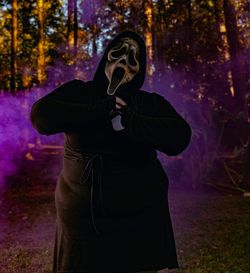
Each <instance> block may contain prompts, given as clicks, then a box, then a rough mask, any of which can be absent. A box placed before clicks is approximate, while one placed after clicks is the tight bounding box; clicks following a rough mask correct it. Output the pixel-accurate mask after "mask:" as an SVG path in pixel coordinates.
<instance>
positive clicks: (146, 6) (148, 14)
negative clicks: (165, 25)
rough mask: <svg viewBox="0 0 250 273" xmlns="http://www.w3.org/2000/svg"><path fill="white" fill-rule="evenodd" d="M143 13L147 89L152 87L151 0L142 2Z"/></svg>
mask: <svg viewBox="0 0 250 273" xmlns="http://www.w3.org/2000/svg"><path fill="white" fill-rule="evenodd" d="M144 13H145V16H146V22H147V24H146V28H145V34H144V35H145V40H146V47H147V53H148V69H147V74H148V76H149V77H148V84H149V87H152V75H153V72H154V71H153V35H152V29H153V15H152V13H153V11H152V3H151V0H147V1H145V2H144Z"/></svg>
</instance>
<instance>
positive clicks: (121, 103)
mask: <svg viewBox="0 0 250 273" xmlns="http://www.w3.org/2000/svg"><path fill="white" fill-rule="evenodd" d="M115 100H116V103H115V108H116V109H121V107H122V106H124V105H127V103H126V102H125V101H124V100H123V99H121V98H120V97H117V96H115Z"/></svg>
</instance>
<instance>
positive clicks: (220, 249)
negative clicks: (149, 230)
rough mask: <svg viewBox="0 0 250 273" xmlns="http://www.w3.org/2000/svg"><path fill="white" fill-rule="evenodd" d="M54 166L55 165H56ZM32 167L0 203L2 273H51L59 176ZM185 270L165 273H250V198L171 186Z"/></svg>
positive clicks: (172, 209) (14, 179)
mask: <svg viewBox="0 0 250 273" xmlns="http://www.w3.org/2000/svg"><path fill="white" fill-rule="evenodd" d="M50 163H51V166H53V162H50ZM38 165H39V162H31V163H29V168H28V169H24V168H21V169H22V171H20V172H18V174H15V175H13V176H11V177H8V181H7V182H8V188H6V189H5V190H4V191H2V195H1V200H0V206H1V211H0V273H14V272H15V273H16V272H17V273H19V272H20V273H22V272H25V273H26V272H27V273H29V272H36V273H51V269H52V252H53V244H54V233H55V219H56V212H55V205H54V190H55V183H56V182H55V173H57V171H58V169H59V168H60V164H59V166H58V169H57V170H54V171H53V173H52V172H51V171H50V170H49V168H40V167H41V162H40V166H38ZM168 197H169V206H170V213H171V216H172V222H173V228H174V233H175V239H176V247H177V254H178V260H179V264H180V270H178V271H176V270H174V271H173V270H171V271H170V270H169V271H168V270H161V271H159V272H160V273H167V272H183V273H205V272H211V273H220V272H221V273H227V272H228V273H231V272H232V273H247V272H250V263H249V261H250V236H249V230H250V198H249V197H248V198H247V197H243V196H242V195H239V194H232V193H228V192H227V193H225V192H224V193H223V192H217V191H214V190H209V189H203V190H195V191H194V190H188V189H183V188H181V187H180V186H178V187H177V186H176V185H175V184H174V182H173V181H170V185H169V193H168Z"/></svg>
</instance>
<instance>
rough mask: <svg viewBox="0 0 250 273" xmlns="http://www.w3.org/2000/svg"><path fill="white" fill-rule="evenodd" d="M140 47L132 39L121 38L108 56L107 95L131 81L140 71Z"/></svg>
mask: <svg viewBox="0 0 250 273" xmlns="http://www.w3.org/2000/svg"><path fill="white" fill-rule="evenodd" d="M138 57H139V45H138V43H137V42H136V41H135V40H133V39H132V38H128V37H126V38H121V39H120V40H119V41H118V42H117V43H116V44H115V45H114V47H113V48H112V49H110V50H109V52H108V54H107V62H106V65H105V74H106V76H107V78H108V80H109V85H108V88H107V94H108V95H113V94H114V93H115V92H116V90H117V89H118V88H119V86H120V85H122V84H125V83H127V82H129V81H131V80H132V79H133V78H134V76H135V75H136V74H137V73H138V71H139V68H140V66H139V58H138Z"/></svg>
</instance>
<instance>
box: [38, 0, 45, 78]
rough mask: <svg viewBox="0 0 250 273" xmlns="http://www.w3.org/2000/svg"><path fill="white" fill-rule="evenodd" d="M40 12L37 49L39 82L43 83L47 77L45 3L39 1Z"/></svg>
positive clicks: (41, 0)
mask: <svg viewBox="0 0 250 273" xmlns="http://www.w3.org/2000/svg"><path fill="white" fill-rule="evenodd" d="M37 11H38V48H37V80H38V82H39V83H42V82H43V81H44V80H45V78H46V76H45V55H44V18H43V14H44V2H43V0H38V1H37Z"/></svg>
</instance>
